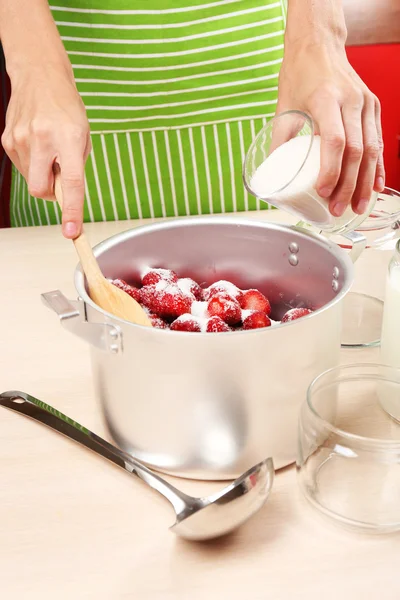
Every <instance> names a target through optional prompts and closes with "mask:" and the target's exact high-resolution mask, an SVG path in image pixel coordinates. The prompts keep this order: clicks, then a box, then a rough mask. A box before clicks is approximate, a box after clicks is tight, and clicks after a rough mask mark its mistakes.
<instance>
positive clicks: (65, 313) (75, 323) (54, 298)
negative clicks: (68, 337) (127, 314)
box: [41, 290, 122, 354]
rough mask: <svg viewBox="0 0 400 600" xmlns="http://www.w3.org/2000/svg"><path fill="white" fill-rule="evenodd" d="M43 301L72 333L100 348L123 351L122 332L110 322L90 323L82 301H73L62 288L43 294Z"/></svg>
mask: <svg viewBox="0 0 400 600" xmlns="http://www.w3.org/2000/svg"><path fill="white" fill-rule="evenodd" d="M41 298H42V302H43V303H44V304H45V305H46V306H47V308H50V309H51V310H52V311H54V312H55V313H56V314H57V315H58V317H59V319H60V322H61V324H62V326H63V327H64V328H65V329H67V330H68V331H69V332H70V333H73V334H74V335H76V336H78V337H80V338H81V339H83V340H84V341H85V342H89V344H91V345H92V346H94V347H95V348H97V349H99V350H104V351H106V352H111V353H113V354H118V353H120V352H122V333H121V330H120V329H119V328H118V327H116V326H115V325H111V324H109V323H89V322H88V321H87V319H86V310H85V305H84V303H83V302H82V301H78V302H72V301H70V300H68V298H66V297H65V296H64V294H63V293H62V292H61V291H60V290H54V291H52V292H46V293H44V294H41Z"/></svg>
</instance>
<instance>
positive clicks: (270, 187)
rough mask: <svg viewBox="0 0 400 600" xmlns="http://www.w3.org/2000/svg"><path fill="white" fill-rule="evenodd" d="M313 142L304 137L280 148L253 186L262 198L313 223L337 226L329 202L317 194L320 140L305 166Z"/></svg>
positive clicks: (258, 172) (257, 174)
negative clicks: (274, 201)
mask: <svg viewBox="0 0 400 600" xmlns="http://www.w3.org/2000/svg"><path fill="white" fill-rule="evenodd" d="M310 142H311V139H310V136H309V135H300V136H297V137H295V138H292V139H291V140H289V141H288V142H285V143H284V144H282V145H281V146H278V148H276V150H274V151H273V152H272V154H270V155H269V156H268V157H267V158H266V159H265V160H264V162H262V163H261V164H260V165H259V167H258V168H257V170H256V172H255V173H254V175H253V177H252V179H251V183H250V185H251V189H252V190H253V192H254V193H255V194H256V195H257V196H258V197H259V198H262V199H268V198H270V199H271V200H272V201H273V200H276V201H277V202H278V204H279V205H280V206H282V207H283V208H284V209H286V210H288V211H290V209H292V210H294V211H296V213H297V214H301V216H302V217H303V218H304V219H306V220H308V221H310V222H312V223H318V224H320V225H329V224H332V223H333V222H334V217H333V216H332V215H331V214H330V212H329V200H326V199H324V198H321V197H320V196H319V195H318V194H317V192H316V191H315V185H316V182H317V178H318V174H319V170H320V153H321V138H320V137H319V136H315V137H314V140H313V143H312V145H311V149H310V153H309V155H308V157H307V160H306V162H305V164H304V165H303V162H304V159H305V157H306V156H307V152H308V150H309V148H310ZM302 165H303V166H302ZM300 169H301V170H300ZM292 179H294V181H292ZM285 186H286V187H285ZM282 188H284V189H282ZM279 190H281V191H279ZM272 195H273V197H271V196H272Z"/></svg>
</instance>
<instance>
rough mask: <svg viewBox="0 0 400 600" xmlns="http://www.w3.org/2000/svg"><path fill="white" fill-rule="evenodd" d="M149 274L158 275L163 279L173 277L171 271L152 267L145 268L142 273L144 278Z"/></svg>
mask: <svg viewBox="0 0 400 600" xmlns="http://www.w3.org/2000/svg"><path fill="white" fill-rule="evenodd" d="M148 273H156V274H157V275H160V277H162V278H163V279H169V278H170V277H171V271H170V270H169V269H153V268H152V267H144V269H142V272H141V276H142V278H143V277H144V276H145V275H147V274H148Z"/></svg>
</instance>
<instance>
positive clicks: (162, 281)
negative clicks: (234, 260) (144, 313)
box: [156, 279, 175, 292]
mask: <svg viewBox="0 0 400 600" xmlns="http://www.w3.org/2000/svg"><path fill="white" fill-rule="evenodd" d="M170 287H173V286H171V285H170V284H169V283H168V281H165V279H160V281H158V282H157V283H156V290H157V292H163V291H164V290H165V291H167V288H170ZM174 287H175V286H174ZM168 292H169V290H168Z"/></svg>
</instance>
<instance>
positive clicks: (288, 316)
mask: <svg viewBox="0 0 400 600" xmlns="http://www.w3.org/2000/svg"><path fill="white" fill-rule="evenodd" d="M312 312H313V311H312V310H310V309H309V308H291V309H290V310H288V311H287V313H285V314H284V315H283V317H282V320H281V323H290V321H295V320H296V319H300V317H305V316H306V315H309V314H311V313H312Z"/></svg>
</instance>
